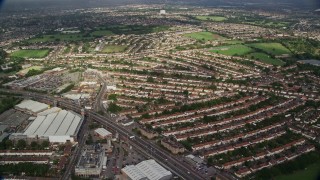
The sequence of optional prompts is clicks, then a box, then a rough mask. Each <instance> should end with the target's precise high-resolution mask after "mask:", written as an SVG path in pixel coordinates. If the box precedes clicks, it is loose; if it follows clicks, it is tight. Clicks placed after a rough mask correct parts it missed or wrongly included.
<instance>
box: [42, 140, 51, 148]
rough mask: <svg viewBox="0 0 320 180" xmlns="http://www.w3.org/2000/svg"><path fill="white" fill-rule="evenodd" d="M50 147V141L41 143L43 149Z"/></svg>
mask: <svg viewBox="0 0 320 180" xmlns="http://www.w3.org/2000/svg"><path fill="white" fill-rule="evenodd" d="M49 145H50V143H49V141H43V142H42V143H41V147H42V148H47V147H49Z"/></svg>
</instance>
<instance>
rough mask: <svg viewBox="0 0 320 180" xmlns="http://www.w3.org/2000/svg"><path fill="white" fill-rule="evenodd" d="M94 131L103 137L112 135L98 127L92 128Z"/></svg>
mask: <svg viewBox="0 0 320 180" xmlns="http://www.w3.org/2000/svg"><path fill="white" fill-rule="evenodd" d="M94 133H95V134H96V135H98V136H99V137H101V138H105V139H106V138H108V137H110V138H111V137H112V133H111V132H109V131H108V130H106V129H104V128H98V129H96V130H94Z"/></svg>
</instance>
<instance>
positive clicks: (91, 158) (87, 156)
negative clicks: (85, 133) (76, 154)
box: [75, 145, 106, 177]
mask: <svg viewBox="0 0 320 180" xmlns="http://www.w3.org/2000/svg"><path fill="white" fill-rule="evenodd" d="M105 159H106V158H105V150H104V148H102V147H100V145H92V146H87V147H86V148H85V149H84V150H83V152H82V154H81V157H80V159H79V161H78V163H77V165H76V167H75V175H76V176H80V177H99V176H100V174H101V171H102V168H103V167H104V166H105V164H104V163H106V161H105Z"/></svg>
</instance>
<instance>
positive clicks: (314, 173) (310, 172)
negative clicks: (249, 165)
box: [275, 162, 320, 180]
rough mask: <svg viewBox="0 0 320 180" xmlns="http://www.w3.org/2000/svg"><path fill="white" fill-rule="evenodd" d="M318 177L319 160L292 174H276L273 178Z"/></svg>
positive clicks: (299, 179) (283, 179)
mask: <svg viewBox="0 0 320 180" xmlns="http://www.w3.org/2000/svg"><path fill="white" fill-rule="evenodd" d="M319 177H320V162H319V163H317V164H313V165H310V166H308V167H307V168H306V169H305V170H301V171H297V172H295V173H293V174H289V175H283V176H278V177H276V178H275V180H301V179H303V180H317V178H319Z"/></svg>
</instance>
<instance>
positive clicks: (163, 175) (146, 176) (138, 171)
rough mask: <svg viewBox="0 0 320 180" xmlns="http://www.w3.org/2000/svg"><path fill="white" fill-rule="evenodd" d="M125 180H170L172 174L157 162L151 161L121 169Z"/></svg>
mask: <svg viewBox="0 0 320 180" xmlns="http://www.w3.org/2000/svg"><path fill="white" fill-rule="evenodd" d="M121 172H122V174H123V176H124V178H125V179H129V180H169V179H171V178H172V173H171V172H170V171H168V170H166V169H165V168H163V167H162V166H161V165H160V164H158V163H157V162H156V161H155V160H153V159H149V160H146V161H142V162H140V163H139V164H137V165H135V166H134V165H130V166H126V167H124V168H122V169H121Z"/></svg>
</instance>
